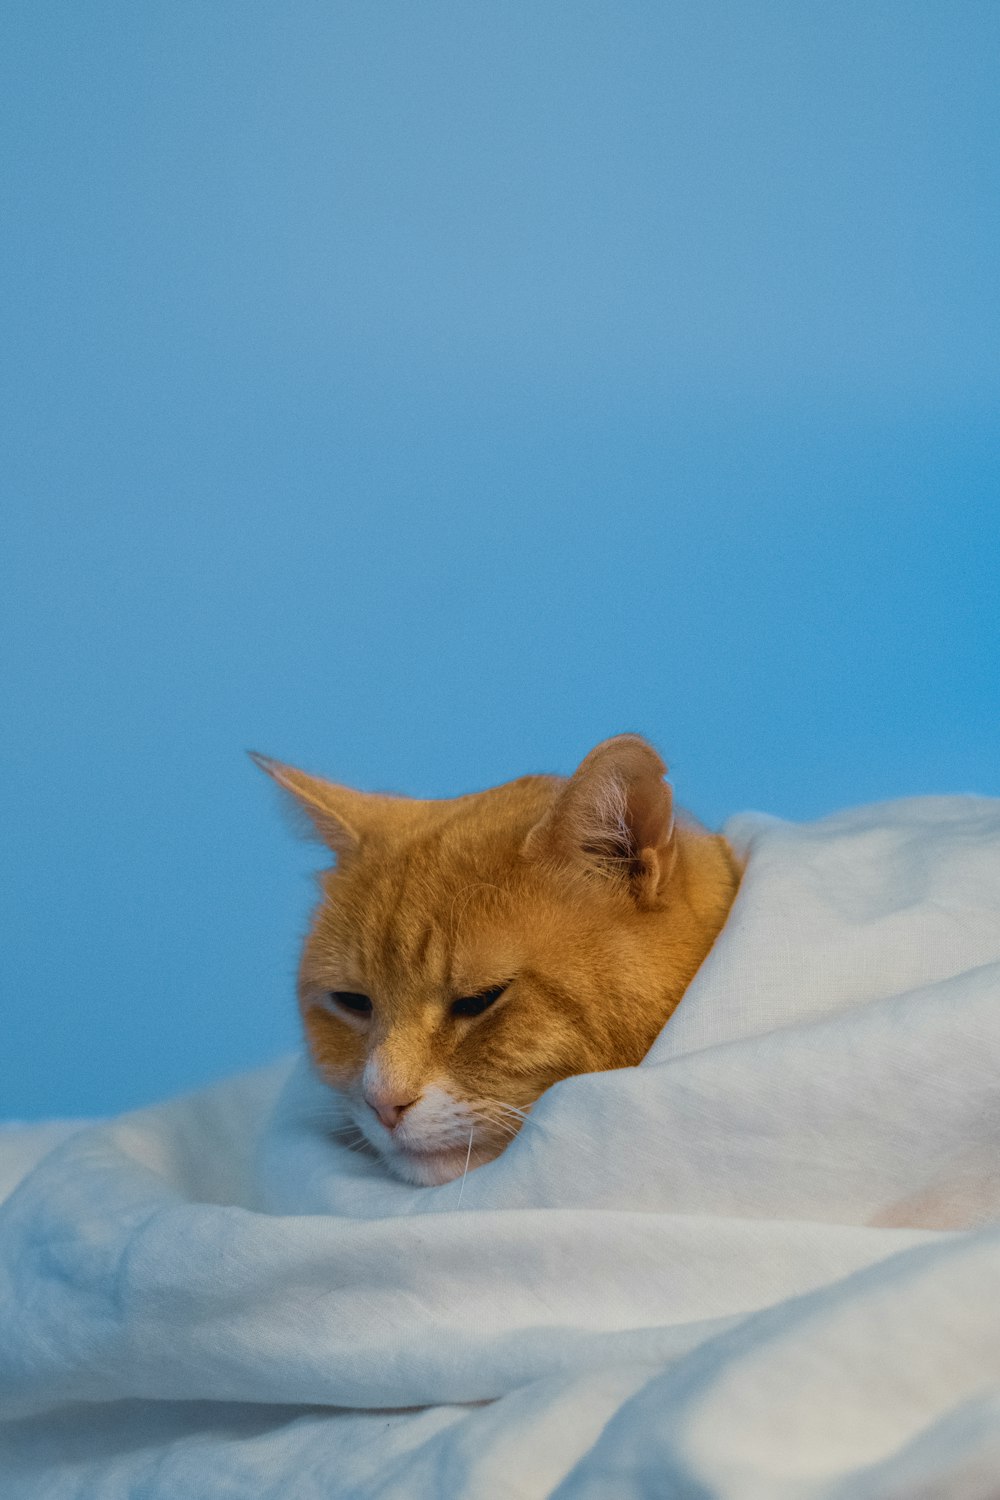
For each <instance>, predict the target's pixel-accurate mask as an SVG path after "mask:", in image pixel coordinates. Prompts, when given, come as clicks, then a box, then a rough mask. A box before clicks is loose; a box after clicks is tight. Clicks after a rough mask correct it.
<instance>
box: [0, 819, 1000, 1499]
mask: <svg viewBox="0 0 1000 1500" xmlns="http://www.w3.org/2000/svg"><path fill="white" fill-rule="evenodd" d="M726 832H727V834H728V835H729V837H730V838H731V839H732V840H733V841H734V843H736V844H737V845H738V846H739V847H740V848H741V849H742V850H743V851H744V852H745V853H746V854H747V856H748V865H747V872H746V875H745V877H744V881H743V884H742V887H741V890H740V894H739V896H738V899H737V903H736V906H735V908H734V910H733V913H732V915H731V917H730V920H729V922H728V923H727V925H726V928H725V929H724V931H723V933H722V934H721V936H720V938H719V940H718V941H717V943H716V945H715V947H714V948H713V950H712V952H711V953H710V955H709V956H708V958H707V960H706V961H705V963H704V964H703V966H702V968H701V970H700V972H699V974H698V975H697V977H696V979H695V981H694V983H693V984H692V986H691V987H690V989H689V991H688V993H687V995H686V996H685V999H684V1000H683V1002H682V1004H681V1006H680V1008H679V1010H678V1012H677V1013H676V1015H675V1017H674V1018H673V1019H672V1020H671V1022H670V1023H669V1025H668V1026H667V1027H666V1028H665V1030H664V1032H663V1034H662V1035H661V1037H660V1039H659V1040H658V1042H657V1044H656V1046H655V1047H654V1048H653V1051H652V1052H651V1054H650V1056H649V1057H648V1058H647V1060H646V1062H645V1063H644V1064H643V1065H642V1066H641V1067H639V1068H634V1069H626V1070H620V1071H615V1072H610V1073H604V1074H592V1075H586V1076H583V1077H579V1078H573V1079H568V1080H566V1081H565V1082H564V1083H562V1084H559V1085H558V1086H557V1087H555V1088H553V1089H552V1090H550V1091H549V1093H548V1094H547V1095H546V1096H545V1097H544V1098H543V1099H542V1100H541V1101H540V1102H539V1104H538V1105H537V1106H536V1109H535V1111H534V1112H533V1114H532V1116H531V1119H530V1120H529V1122H528V1124H527V1125H526V1127H525V1128H524V1129H523V1130H522V1132H521V1134H520V1135H519V1136H518V1137H517V1139H516V1140H515V1141H514V1142H513V1143H512V1144H511V1146H510V1147H509V1148H508V1149H507V1151H506V1152H505V1153H504V1155H503V1156H502V1157H501V1158H500V1159H499V1160H498V1161H496V1162H494V1163H491V1164H490V1165H488V1166H485V1167H482V1168H480V1169H479V1170H477V1171H474V1172H471V1173H470V1174H469V1175H468V1177H467V1179H466V1181H465V1182H464V1183H460V1182H454V1183H449V1184H446V1185H445V1186H442V1187H438V1188H414V1187H410V1186H408V1185H406V1184H404V1183H401V1182H396V1181H395V1180H392V1179H390V1178H388V1177H387V1176H386V1175H385V1174H384V1173H383V1172H382V1170H381V1168H380V1167H379V1165H378V1163H377V1162H375V1161H374V1160H371V1159H369V1158H368V1157H366V1156H363V1155H361V1154H358V1153H357V1152H351V1151H349V1150H347V1149H346V1148H345V1147H344V1146H343V1145H342V1144H341V1143H340V1141H339V1139H338V1138H337V1137H336V1135H334V1134H333V1133H332V1132H334V1131H336V1129H337V1128H338V1114H337V1102H336V1099H335V1097H334V1096H333V1095H332V1094H330V1092H329V1091H328V1090H326V1089H325V1088H323V1086H322V1085H321V1084H320V1083H319V1082H318V1080H317V1079H316V1078H315V1077H314V1076H313V1075H312V1074H311V1072H310V1070H309V1068H308V1067H307V1066H306V1065H305V1064H304V1063H303V1062H296V1061H295V1060H288V1061H284V1062H281V1063H279V1064H276V1065H275V1066H274V1067H273V1068H270V1069H267V1070H264V1071H263V1072H261V1073H257V1074H253V1075H248V1076H246V1077H243V1078H239V1079H235V1080H232V1081H230V1082H227V1083H223V1084H220V1085H218V1086H216V1087H214V1088H211V1089H208V1090H205V1091H204V1092H202V1093H200V1094H197V1095H193V1096H191V1097H189V1098H185V1099H180V1100H174V1101H172V1102H169V1103H166V1104H163V1105H158V1106H156V1107H154V1108H151V1109H146V1110H141V1111H139V1112H137V1113H133V1114H130V1115H126V1116H123V1117H122V1118H120V1119H117V1120H114V1121H111V1122H108V1123H104V1124H99V1125H93V1126H90V1127H87V1128H80V1127H79V1126H72V1125H67V1126H63V1127H59V1126H46V1127H36V1128H34V1129H32V1128H27V1129H8V1130H7V1131H5V1132H4V1131H0V1162H2V1168H0V1182H6V1183H7V1185H8V1186H10V1185H12V1183H13V1182H14V1180H15V1179H16V1178H17V1177H18V1176H22V1174H23V1176H22V1180H21V1182H20V1185H19V1186H17V1187H16V1188H14V1190H13V1191H12V1192H11V1193H10V1196H9V1198H8V1199H7V1201H6V1203H5V1204H4V1205H3V1206H2V1207H0V1493H2V1494H3V1495H4V1496H11V1497H15V1500H41V1497H44V1500H70V1497H72V1500H83V1497H95V1500H96V1497H99V1500H125V1497H130V1500H131V1497H137V1496H141V1497H143V1500H201V1497H206V1500H208V1497H215V1496H220V1497H222V1496H224V1497H227V1500H242V1497H247V1500H270V1497H274V1500H277V1497H281V1500H320V1497H324V1500H325V1497H331V1496H335V1497H342V1496H344V1497H358V1500H361V1497H373V1500H374V1497H385V1500H389V1497H393V1500H422V1497H428V1500H442V1497H452V1496H454V1497H470V1500H479V1497H482V1500H498V1497H506V1496H511V1497H514V1496H516V1497H520V1500H531V1497H542V1496H548V1495H557V1496H559V1497H561V1500H569V1497H572V1500H583V1497H586V1500H598V1497H600V1500H604V1497H609V1500H628V1497H632V1496H635V1497H638V1496H643V1497H646V1496H649V1497H653V1496H657V1497H659V1496H674V1495H677V1496H685V1497H687V1496H698V1497H709V1496H713V1497H714V1496H718V1497H726V1500H729V1497H732V1500H758V1497H759V1500H785V1497H789V1500H791V1497H795V1500H799V1497H809V1500H869V1497H871V1500H874V1497H879V1500H889V1497H894V1500H895V1497H898V1500H904V1497H905V1500H930V1497H941V1500H945V1497H946V1500H995V1497H996V1496H997V1494H998V1493H1000V1155H998V1145H1000V802H998V801H994V800H989V799H982V798H971V797H953V798H922V799H915V800H909V801H904V802H898V803H889V804H885V805H882V806H877V807H871V808H861V809H858V810H855V811H852V812H848V813H844V814H840V815H838V816H835V817H832V818H829V819H825V820H823V821H822V822H819V823H813V824H809V825H792V824H788V823H783V822H780V821H778V820H775V819H770V818H763V817H760V816H756V815H745V816H742V817H739V818H736V819H734V820H732V821H731V822H730V824H729V825H728V826H727V828H726ZM45 1131H48V1134H43V1133H42V1132H45ZM39 1157H40V1158H41V1159H40V1160H36V1158H39Z"/></svg>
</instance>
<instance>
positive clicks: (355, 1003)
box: [330, 990, 372, 1016]
mask: <svg viewBox="0 0 1000 1500" xmlns="http://www.w3.org/2000/svg"><path fill="white" fill-rule="evenodd" d="M330 999H331V1000H332V1001H333V1003H334V1005H339V1006H340V1008H341V1010H349V1011H350V1012H351V1014H352V1015H354V1016H370V1015H371V1013H372V1003H371V1001H370V1000H369V998H368V996H367V995H356V994H355V993H354V991H353V990H331V991H330Z"/></svg>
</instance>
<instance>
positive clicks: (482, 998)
mask: <svg viewBox="0 0 1000 1500" xmlns="http://www.w3.org/2000/svg"><path fill="white" fill-rule="evenodd" d="M506 988H507V986H506V985H505V984H496V985H494V986H493V988H492V989H491V990H482V991H481V992H480V993H479V994H478V995H463V996H462V998H461V999H460V1000H453V1001H452V1004H451V1013H452V1015H453V1016H481V1015H482V1013H483V1011H484V1010H489V1008H490V1006H491V1005H493V1004H494V1002H495V1001H497V1000H499V999H500V996H501V995H502V994H503V992H504V990H505V989H506Z"/></svg>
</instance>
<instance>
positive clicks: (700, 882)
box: [256, 735, 740, 1183]
mask: <svg viewBox="0 0 1000 1500" xmlns="http://www.w3.org/2000/svg"><path fill="white" fill-rule="evenodd" d="M256 759H257V760H258V763H259V764H260V765H261V766H262V767H263V768H264V769H265V770H266V771H268V772H269V774H271V775H272V776H273V777H274V778H275V779H276V780H277V781H278V782H279V783H280V784H281V785H282V786H283V787H285V788H286V790H287V791H289V792H290V793H291V794H292V796H293V797H294V798H295V800H296V803H297V804H298V806H299V807H300V808H301V809H302V810H303V811H305V812H306V813H307V814H308V816H309V817H310V819H311V820H312V822H313V823H314V825H315V827H316V829H317V830H318V832H319V833H320V835H321V837H322V838H323V839H324V840H325V842H326V843H327V844H328V845H329V847H330V848H331V849H333V851H334V852H335V854H336V857H337V861H336V865H335V867H334V868H333V869H332V870H330V871H328V872H327V873H325V874H324V876H323V877H322V889H323V899H322V901H321V903H320V905H319V907H318V909H317V911H316V913H315V917H314V920H313V924H312V928H311V931H310V933H309V936H308V938H307V940H306V943H305V948H304V951H303V954H302V962H301V967H300V972H299V1005H300V1009H301V1013H302V1018H303V1023H304V1026H305V1034H306V1040H307V1043H308V1046H309V1050H310V1052H311V1054H312V1058H313V1061H314V1063H315V1065H316V1068H317V1069H318V1071H319V1073H320V1074H321V1075H322V1077H323V1078H324V1079H325V1080H326V1081H327V1082H328V1083H329V1084H330V1085H331V1086H332V1087H333V1088H334V1089H335V1090H337V1091H338V1092H339V1093H340V1094H342V1095H343V1097H344V1099H345V1102H346V1104H347V1107H348V1110H349V1112H350V1113H351V1115H352V1116H353V1118H354V1120H355V1121H356V1123H357V1125H358V1127H359V1130H360V1132H361V1133H362V1134H363V1135H364V1137H365V1139H366V1140H367V1141H368V1143H369V1144H370V1145H371V1146H373V1147H374V1148H375V1149H376V1150H377V1151H378V1152H379V1153H380V1154H381V1156H382V1157H383V1159H384V1160H385V1162H386V1164H387V1165H388V1166H389V1167H390V1168H391V1169H392V1170H394V1171H395V1172H396V1173H397V1174H398V1175H400V1176H403V1177H405V1178H407V1179H409V1180H410V1181H415V1182H420V1183H432V1182H443V1181H447V1180H448V1179H449V1178H451V1177H455V1176H457V1175H459V1174H460V1173H461V1172H462V1170H463V1168H464V1166H465V1165H466V1163H468V1164H470V1165H473V1166H475V1165H479V1164H480V1163H481V1162H483V1161H486V1160H490V1159H491V1158H492V1157H494V1156H497V1155H498V1154H499V1153H500V1151H502V1150H503V1147H504V1146H505V1145H506V1143H507V1141H508V1140H509V1139H510V1137H511V1135H513V1134H514V1133H515V1131H516V1130H517V1128H518V1127H519V1125H520V1123H521V1120H522V1118H523V1112H525V1111H527V1110H529V1109H530V1107H531V1105H532V1104H533V1103H534V1102H535V1100H536V1099H537V1098H538V1096H539V1095H540V1094H541V1093H542V1092H543V1091H544V1090H545V1089H547V1088H548V1087H549V1086H550V1085H551V1084H553V1083H556V1082H557V1081H558V1080H559V1079H561V1078H565V1077H567V1076H568V1075H570V1074H573V1073H585V1072H594V1071H600V1070H603V1069H606V1068H622V1067H629V1066H632V1065H634V1064H636V1063H638V1062H640V1061H641V1060H642V1058H643V1057H644V1056H645V1054H646V1053H647V1052H648V1050H649V1048H650V1046H651V1045H652V1043H653V1041H654V1040H655V1038H656V1036H657V1035H658V1033H659V1031H660V1030H661V1028H662V1027H663V1025H664V1023H665V1022H666V1021H667V1019H668V1018H669V1017H670V1015H671V1014H672V1012H673V1011H674V1009H675V1007H676V1006H677V1004H678V1002H679V1001H680V999H681V996H682V995H683V993H684V991H685V989H686V988H687V985H688V984H689V983H690V981H691V979H692V977H693V975H694V973H695V971H696V970H697V968H698V966H699V964H700V963H701V961H702V959H703V958H704V957H705V954H706V953H707V952H708V950H709V948H710V947H711V945H712V943H713V941H714V939H715V937H716V935H717V933H718V932H719V929H720V928H721V927H722V924H723V922H724V921H725V919H726V916H727V914H728V912H729V909H730V906H731V905H732V901H733V898H734V896H735V893H736V888H737V885H738V883H739V876H740V872H739V869H738V866H737V863H736V860H735V857H734V856H733V854H732V851H731V850H730V848H729V846H728V845H727V844H726V842H725V840H724V839H723V838H722V837H721V836H720V835H717V834H711V833H708V832H707V831H706V830H705V829H703V828H701V827H700V826H699V825H698V824H696V823H695V822H693V821H692V820H690V819H687V818H678V819H677V820H676V821H675V819H674V815H673V807H672V801H671V793H670V788H669V787H668V786H667V785H666V783H665V782H664V780H663V776H664V774H665V771H666V767H665V766H664V764H663V762H662V761H661V760H660V758H659V756H658V755H657V754H656V752H655V750H653V749H652V747H651V746H650V745H648V744H647V743H646V742H645V741H644V740H642V739H640V738H639V737H638V736H636V735H620V736H618V737H616V738H615V739H611V740H606V741H605V742H604V743H603V744H602V745H599V746H598V747H597V749H596V750H594V751H592V752H591V754H590V755H588V756H587V758H586V759H585V760H584V762H583V764H582V765H581V766H580V768H579V769H578V770H577V772H576V773H575V774H574V775H573V776H572V777H570V778H569V779H562V778H559V777H554V776H525V777H522V778H521V779H520V780H518V781H512V782H508V783H506V784H505V785H503V786H499V787H494V788H493V789H491V790H489V791H485V792H478V793H475V794H473V795H471V796H466V797H456V798H452V799H448V800H442V801H417V800H414V799H410V798H397V797H387V796H377V795H373V794H369V793H364V792H357V791H353V790H351V789H349V788H346V787H340V786H336V785H334V784H332V783H330V782H327V781H323V780H321V779H320V778H317V777H313V776H308V775H306V774H305V773H304V772H302V771H297V770H294V769H293V768H291V767H289V766H283V765H280V764H278V763H277V762H274V761H268V760H265V759H263V758H262V757H256ZM501 985H506V988H505V989H504V991H503V993H502V994H501V995H500V996H499V998H496V999H495V1000H494V1001H493V1002H492V1003H490V1004H489V1006H488V1008H487V1009H485V1010H484V1011H483V1012H482V1014H480V1015H478V1016H472V1017H470V1016H460V1015H455V1014H453V1013H452V1009H451V1007H452V1005H453V1003H454V1002H455V1001H456V1000H458V999H461V998H462V997H469V996H471V997H478V996H483V995H484V993H485V992H487V991H495V990H496V989H497V988H498V987H499V986H501ZM344 992H347V995H348V997H349V998H350V997H351V996H354V997H358V996H360V997H369V998H370V1002H371V1013H370V1015H361V1014H357V1013H354V1012H352V1011H350V1010H346V1009H345V1008H344V1004H343V1003H342V1002H339V1001H336V1000H333V1001H331V999H330V996H331V994H336V993H341V994H343V993H344ZM358 1003H360V1002H359V1001H358V1000H357V999H354V1000H352V1001H351V1004H358Z"/></svg>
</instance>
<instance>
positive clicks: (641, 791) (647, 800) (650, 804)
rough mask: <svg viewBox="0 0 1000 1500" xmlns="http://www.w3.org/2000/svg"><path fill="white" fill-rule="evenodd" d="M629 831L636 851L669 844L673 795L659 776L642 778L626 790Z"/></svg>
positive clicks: (672, 823) (672, 824)
mask: <svg viewBox="0 0 1000 1500" xmlns="http://www.w3.org/2000/svg"><path fill="white" fill-rule="evenodd" d="M626 805H627V809H628V811H627V813H626V816H627V818H628V823H629V828H630V830H631V834H632V840H633V843H634V845H635V849H636V852H637V853H639V852H641V851H642V850H643V849H661V848H662V847H663V846H664V845H665V844H668V843H669V842H670V835H671V833H672V832H673V826H674V799H673V793H672V792H671V790H670V788H669V786H667V784H666V782H665V781H662V780H661V779H660V777H659V776H656V777H655V778H654V779H646V778H644V779H643V780H642V781H640V782H637V783H633V784H632V786H631V787H629V788H627V790H626Z"/></svg>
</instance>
